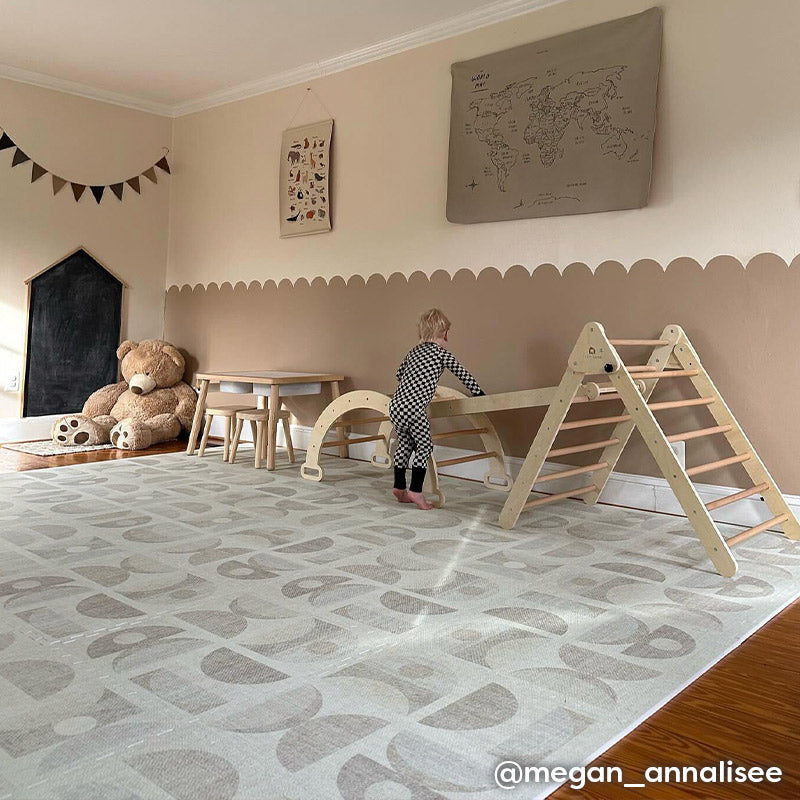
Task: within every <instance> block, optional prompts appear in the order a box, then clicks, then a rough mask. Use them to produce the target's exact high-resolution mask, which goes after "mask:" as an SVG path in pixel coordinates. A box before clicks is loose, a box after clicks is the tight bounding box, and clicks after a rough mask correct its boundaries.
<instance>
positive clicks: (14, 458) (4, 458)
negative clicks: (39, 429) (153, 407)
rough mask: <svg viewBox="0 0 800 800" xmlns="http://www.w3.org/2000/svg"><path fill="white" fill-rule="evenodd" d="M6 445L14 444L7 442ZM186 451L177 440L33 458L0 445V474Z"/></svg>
mask: <svg viewBox="0 0 800 800" xmlns="http://www.w3.org/2000/svg"><path fill="white" fill-rule="evenodd" d="M8 444H16V443H14V442H8ZM185 449H186V440H185V439H177V440H175V441H172V442H162V443H161V444H154V445H153V446H152V447H148V448H147V450H144V451H141V450H140V451H131V450H117V449H116V448H112V449H111V450H87V451H86V452H83V453H68V454H67V455H64V456H34V455H31V454H30V453H20V452H18V451H17V450H8V449H6V447H5V446H4V445H2V444H0V472H26V471H27V470H31V469H45V468H47V467H68V466H70V465H72V464H88V463H89V462H92V461H116V460H117V459H119V458H135V457H136V456H154V455H158V454H160V453H177V452H178V451H180V450H185Z"/></svg>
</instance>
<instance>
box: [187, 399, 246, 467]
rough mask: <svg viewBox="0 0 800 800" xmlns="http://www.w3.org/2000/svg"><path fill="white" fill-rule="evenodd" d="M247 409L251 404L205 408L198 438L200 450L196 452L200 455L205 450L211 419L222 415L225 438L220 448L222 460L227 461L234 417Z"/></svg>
mask: <svg viewBox="0 0 800 800" xmlns="http://www.w3.org/2000/svg"><path fill="white" fill-rule="evenodd" d="M249 410H251V406H216V407H214V408H206V422H205V427H204V429H203V438H202V439H201V440H200V450H199V451H198V452H197V455H198V456H202V455H203V453H205V451H206V444H208V434H209V433H210V431H211V420H212V419H213V418H214V417H223V419H224V420H225V440H224V444H223V449H222V460H223V461H227V460H228V455H229V453H230V448H231V433H232V432H233V420H234V417H235V416H236V414H237V413H238V412H239V411H249ZM253 410H255V409H253Z"/></svg>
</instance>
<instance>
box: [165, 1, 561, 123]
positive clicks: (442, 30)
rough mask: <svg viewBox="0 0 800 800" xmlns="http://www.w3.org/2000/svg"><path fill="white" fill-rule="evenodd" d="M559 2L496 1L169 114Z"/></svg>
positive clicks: (311, 76)
mask: <svg viewBox="0 0 800 800" xmlns="http://www.w3.org/2000/svg"><path fill="white" fill-rule="evenodd" d="M562 2H564V0H498V2H496V3H492V4H491V5H487V6H483V7H482V8H478V9H475V10H474V11H470V12H468V13H465V14H459V15H458V16H457V17H451V18H450V19H446V20H442V21H441V22H435V23H433V24H431V25H427V26H425V27H424V28H416V29H415V30H413V31H410V32H408V33H404V34H401V35H400V36H395V37H393V38H391V39H386V40H384V41H382V42H378V43H376V44H372V45H368V46H367V47H362V48H359V49H358V50H351V51H350V52H349V53H344V54H342V55H339V56H335V57H333V58H328V59H325V60H324V61H315V62H312V63H308V64H303V65H301V66H299V67H295V68H294V69H290V70H286V71H285V72H278V73H274V74H272V75H268V76H267V77H265V78H261V79H259V80H256V81H249V82H247V83H241V84H239V85H238V86H233V87H231V88H230V89H224V90H222V91H220V92H215V93H213V94H210V95H206V96H205V97H200V98H198V99H196V100H189V101H187V102H185V103H179V104H177V105H176V106H174V107H173V109H172V113H173V116H175V117H182V116H184V115H186V114H194V113H196V112H198V111H205V110H206V109H208V108H214V107H215V106H221V105H225V104H227V103H233V102H235V101H237V100H244V99H246V98H248V97H255V96H256V95H259V94H264V93H265V92H272V91H275V90H276V89H283V88H285V87H287V86H294V85H295V84H298V83H305V82H307V81H310V80H314V79H316V78H322V77H324V76H325V75H332V74H334V73H336V72H343V71H344V70H346V69H351V68H352V67H357V66H360V65H361V64H367V63H369V62H370V61H377V60H379V59H381V58H387V57H388V56H393V55H396V54H398V53H402V52H404V51H406V50H413V49H414V48H416V47H422V46H423V45H426V44H431V43H433V42H438V41H441V40H442V39H449V38H450V37H452V36H458V35H459V34H461V33H468V32H469V31H473V30H476V29H478V28H483V27H486V26H487V25H493V24H494V23H497V22H503V21H504V20H508V19H513V18H514V17H519V16H522V15H523V14H529V13H530V12H531V11H536V10H537V9H540V8H544V7H545V6H551V5H556V4H557V3H562Z"/></svg>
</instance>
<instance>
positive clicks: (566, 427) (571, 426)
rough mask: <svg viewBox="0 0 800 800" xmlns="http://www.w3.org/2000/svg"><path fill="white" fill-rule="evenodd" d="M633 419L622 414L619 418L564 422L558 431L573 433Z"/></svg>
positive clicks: (628, 415) (596, 418)
mask: <svg viewBox="0 0 800 800" xmlns="http://www.w3.org/2000/svg"><path fill="white" fill-rule="evenodd" d="M630 418H631V415H630V414H621V415H620V416H618V417H595V418H594V419H576V420H574V421H573V422H562V423H561V424H560V425H559V426H558V429H559V430H560V431H572V430H575V429H576V428H588V427H590V426H592V425H610V424H611V423H612V422H627V421H628V420H629V419H630Z"/></svg>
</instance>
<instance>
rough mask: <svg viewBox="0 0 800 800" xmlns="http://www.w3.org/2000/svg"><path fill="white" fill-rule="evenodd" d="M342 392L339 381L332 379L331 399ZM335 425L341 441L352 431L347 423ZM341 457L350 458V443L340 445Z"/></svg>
mask: <svg viewBox="0 0 800 800" xmlns="http://www.w3.org/2000/svg"><path fill="white" fill-rule="evenodd" d="M340 394H341V392H340V390H339V381H331V401H333V400H336V399H337V398H338V397H339V395H340ZM334 427H335V428H336V438H337V439H338V440H339V441H342V440H344V439H346V438H347V434H348V433H349V432H350V428H349V427H348V426H347V425H343V424H337V425H335V426H334ZM339 458H350V448H349V447H348V445H346V444H340V445H339Z"/></svg>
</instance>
